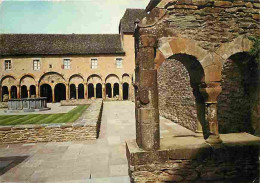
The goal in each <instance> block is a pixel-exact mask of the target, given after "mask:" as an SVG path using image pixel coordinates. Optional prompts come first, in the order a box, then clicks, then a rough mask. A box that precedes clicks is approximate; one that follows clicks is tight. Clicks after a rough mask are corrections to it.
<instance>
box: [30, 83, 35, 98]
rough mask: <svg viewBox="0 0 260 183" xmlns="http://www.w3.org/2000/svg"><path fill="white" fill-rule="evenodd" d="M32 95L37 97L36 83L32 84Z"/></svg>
mask: <svg viewBox="0 0 260 183" xmlns="http://www.w3.org/2000/svg"><path fill="white" fill-rule="evenodd" d="M30 95H31V97H32V96H34V97H36V87H35V86H34V85H31V86H30Z"/></svg>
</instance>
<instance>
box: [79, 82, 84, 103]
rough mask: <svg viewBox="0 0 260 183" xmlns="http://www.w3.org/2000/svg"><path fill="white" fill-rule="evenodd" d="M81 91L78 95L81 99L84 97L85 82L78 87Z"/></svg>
mask: <svg viewBox="0 0 260 183" xmlns="http://www.w3.org/2000/svg"><path fill="white" fill-rule="evenodd" d="M78 90H79V91H78V92H79V93H78V96H79V99H84V92H85V91H84V85H83V84H79V89H78Z"/></svg>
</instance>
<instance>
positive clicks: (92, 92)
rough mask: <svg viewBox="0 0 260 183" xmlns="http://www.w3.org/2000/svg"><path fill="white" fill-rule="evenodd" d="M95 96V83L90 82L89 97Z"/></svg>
mask: <svg viewBox="0 0 260 183" xmlns="http://www.w3.org/2000/svg"><path fill="white" fill-rule="evenodd" d="M93 97H95V95H94V85H93V84H91V83H90V84H88V98H93Z"/></svg>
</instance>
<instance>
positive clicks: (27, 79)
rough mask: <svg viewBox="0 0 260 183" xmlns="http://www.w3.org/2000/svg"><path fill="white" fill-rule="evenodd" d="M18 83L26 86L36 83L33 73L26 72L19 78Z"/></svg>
mask: <svg viewBox="0 0 260 183" xmlns="http://www.w3.org/2000/svg"><path fill="white" fill-rule="evenodd" d="M20 85H21V86H22V85H25V86H27V88H28V87H30V86H31V85H36V82H35V79H34V76H33V75H30V74H26V75H24V76H22V77H21V79H20Z"/></svg>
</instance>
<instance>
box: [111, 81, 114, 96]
mask: <svg viewBox="0 0 260 183" xmlns="http://www.w3.org/2000/svg"><path fill="white" fill-rule="evenodd" d="M111 93H112V95H111V98H114V84H111Z"/></svg>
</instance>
